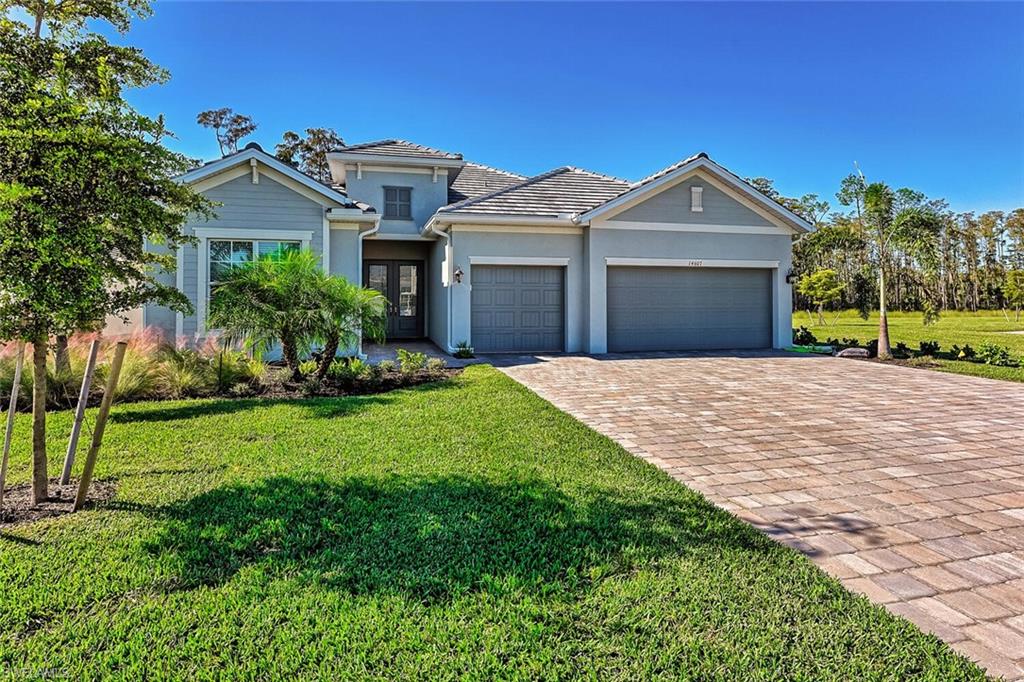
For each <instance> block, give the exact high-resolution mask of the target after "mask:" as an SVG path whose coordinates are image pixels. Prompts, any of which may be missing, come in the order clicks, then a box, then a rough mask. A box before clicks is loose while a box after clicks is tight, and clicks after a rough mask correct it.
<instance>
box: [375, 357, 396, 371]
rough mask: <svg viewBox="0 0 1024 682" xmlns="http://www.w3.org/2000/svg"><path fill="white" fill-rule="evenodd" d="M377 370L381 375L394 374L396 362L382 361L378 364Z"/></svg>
mask: <svg viewBox="0 0 1024 682" xmlns="http://www.w3.org/2000/svg"><path fill="white" fill-rule="evenodd" d="M377 369H378V370H380V373H381V374H387V373H389V372H394V371H395V361H394V360H381V361H380V362H378V363H377Z"/></svg>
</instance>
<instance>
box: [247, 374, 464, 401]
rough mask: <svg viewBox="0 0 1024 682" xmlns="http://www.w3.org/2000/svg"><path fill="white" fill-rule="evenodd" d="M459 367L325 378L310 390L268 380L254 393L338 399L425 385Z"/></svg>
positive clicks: (442, 378)
mask: <svg viewBox="0 0 1024 682" xmlns="http://www.w3.org/2000/svg"><path fill="white" fill-rule="evenodd" d="M461 372H462V369H460V368H449V367H446V368H444V369H435V370H420V371H417V372H412V373H409V374H402V373H401V372H397V371H396V372H388V373H387V374H384V375H383V376H381V377H380V378H379V379H376V380H369V379H360V380H358V381H353V382H344V383H342V382H336V381H332V380H331V379H330V378H327V379H325V380H324V381H323V382H321V384H320V385H319V386H318V387H317V388H316V390H315V391H311V390H310V389H309V388H308V387H307V386H306V385H303V384H301V383H293V382H291V381H274V382H271V383H270V385H269V386H267V387H266V388H265V389H264V390H262V391H259V392H258V393H255V394H254V397H260V398H310V397H318V398H319V397H323V398H341V397H344V396H347V395H373V394H376V393H387V392H388V391H395V390H398V389H400V388H410V387H412V386H419V385H421V384H429V383H431V382H435V381H443V380H446V379H451V378H452V377H454V376H456V375H458V374H460V373H461Z"/></svg>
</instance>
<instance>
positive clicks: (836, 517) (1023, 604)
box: [504, 353, 1024, 679]
mask: <svg viewBox="0 0 1024 682" xmlns="http://www.w3.org/2000/svg"><path fill="white" fill-rule="evenodd" d="M537 360H538V361H537V362H534V363H531V364H522V365H518V366H508V367H505V368H504V371H505V372H507V373H508V374H509V375H510V376H512V377H513V378H515V379H517V380H519V381H521V382H522V383H524V384H525V385H526V386H528V387H530V388H532V389H533V390H535V391H536V392H537V393H539V394H540V395H541V396H543V397H544V398H546V399H548V400H550V401H551V402H552V403H554V404H555V405H556V406H558V407H559V408H561V409H563V410H565V411H566V412H569V413H570V414H573V415H575V416H576V417H577V418H579V419H580V420H582V421H583V422H584V423H586V424H588V425H589V426H591V427H592V428H594V429H596V430H598V431H600V432H602V433H604V434H606V435H608V436H610V437H611V438H613V439H615V440H617V441H618V442H619V443H621V444H622V445H623V446H625V447H626V448H627V449H629V450H630V451H632V452H633V453H635V454H636V455H637V456H640V457H643V458H644V459H647V460H648V461H650V462H653V463H654V464H656V465H657V466H659V467H661V468H663V469H664V470H665V471H667V472H668V473H669V474H671V475H672V476H674V477H675V478H677V479H678V480H679V481H681V482H683V483H685V484H686V485H688V486H690V487H692V488H695V489H697V490H699V491H701V492H702V493H704V494H705V495H706V496H707V497H709V498H710V499H711V500H712V501H714V502H715V503H716V504H718V505H720V506H722V507H724V508H726V509H729V510H730V511H732V512H733V513H735V514H736V515H737V516H739V517H741V518H743V519H744V520H746V521H749V522H750V523H752V524H754V525H755V526H757V527H758V528H761V529H762V530H763V531H764V532H766V533H768V534H770V535H772V536H774V537H776V538H777V539H778V540H780V541H782V542H785V543H786V544H789V545H791V546H793V547H796V548H798V549H800V550H802V551H804V552H805V553H807V554H808V555H809V556H810V557H812V559H813V560H814V561H815V562H816V563H817V564H818V565H819V566H821V567H822V568H823V569H825V570H826V571H828V572H829V573H831V574H833V575H835V576H836V577H838V578H840V579H841V580H842V581H843V583H845V584H846V585H847V586H848V587H850V588H851V589H853V590H856V591H859V592H862V593H863V594H865V595H867V596H868V597H870V598H871V599H873V600H875V601H877V602H881V603H884V604H885V605H886V606H887V607H888V608H889V609H890V610H891V611H893V612H895V613H898V614H900V615H902V616H905V617H906V618H908V619H910V620H912V621H914V622H915V623H917V624H918V625H919V626H920V627H921V628H923V629H925V630H929V631H931V632H933V633H935V634H936V635H938V636H939V637H942V638H943V639H945V640H946V641H948V642H950V643H951V644H952V645H953V647H954V648H956V649H958V650H960V651H961V652H963V653H964V654H966V655H968V656H970V657H971V658H973V659H975V660H977V661H978V662H980V663H981V664H982V665H984V666H986V667H987V668H988V669H989V672H990V674H995V675H1004V676H1006V677H1007V678H1008V679H1017V678H1022V677H1024V385H1020V384H1013V383H1009V382H998V381H992V380H988V379H978V378H974V377H965V376H958V375H952V374H942V373H940V372H933V371H927V370H917V369H909V368H901V367H892V366H884V365H880V364H876V363H869V362H864V361H856V360H840V359H835V358H828V357H810V356H798V355H792V354H787V355H782V354H754V353H751V354H736V355H730V356H717V357H715V356H708V355H693V356H689V357H687V356H678V355H676V356H667V355H666V356H662V357H658V356H646V357H638V356H601V357H596V358H595V357H575V356H564V357H551V358H538V359H537Z"/></svg>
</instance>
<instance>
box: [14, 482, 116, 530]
mask: <svg viewBox="0 0 1024 682" xmlns="http://www.w3.org/2000/svg"><path fill="white" fill-rule="evenodd" d="M49 490H50V497H49V499H48V500H46V501H45V502H41V503H40V504H35V503H34V502H33V501H32V484H31V483H22V484H19V485H15V486H11V487H10V488H7V489H6V490H4V504H3V508H0V528H5V527H8V526H15V525H18V524H22V523H31V522H32V521H39V520H40V519H48V518H51V517H54V516H63V515H64V514H70V513H71V508H72V507H73V506H74V504H75V495H76V494H77V493H78V480H77V479H72V481H71V483H69V484H67V485H59V484H58V483H57V479H56V478H54V479H51V480H50V486H49ZM116 491H117V484H116V483H114V482H113V481H97V480H93V482H92V485H90V486H89V498H88V500H87V501H86V503H85V506H86V508H88V507H91V506H93V505H95V504H96V503H97V502H105V501H107V500H109V499H111V498H113V497H114V493H115V492H116Z"/></svg>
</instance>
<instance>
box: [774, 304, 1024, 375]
mask: <svg viewBox="0 0 1024 682" xmlns="http://www.w3.org/2000/svg"><path fill="white" fill-rule="evenodd" d="M835 316H836V313H834V312H833V313H826V314H825V319H826V322H828V323H831V322H832V320H833V319H834V318H835ZM812 321H813V322H815V323H816V322H817V318H816V317H815V316H812V317H811V318H808V316H807V313H806V311H794V312H793V326H794V327H799V326H800V325H803V326H805V327H807V328H808V329H810V330H811V331H812V332H814V335H815V336H817V337H818V340H819V341H822V342H824V341H825V339H827V338H829V337H832V338H837V339H840V338H843V337H847V338H856V339H860V341H861V343H867V342H868V341H870V340H871V339H877V338H878V313H873V314H872V315H871V317H870V318H869V319H867V320H862V319H861V318H860V316H859V315H857V313H856V312H855V311H844V312H843V313H841V314H840V316H839V318H838V320H837V321H836V322H835V324H834V325H833V324H825V325H818V324H814V325H811V324H810V322H812ZM1011 331H1024V318H1022V319H1021V321H1020V322H1015V321H1014V320H1013V313H1010V320H1009V321H1007V319H1006V318H1005V317H1004V316H1003V314H1002V313H1001V312H1000V311H998V310H995V311H991V310H987V311H981V312H977V313H968V312H957V311H947V312H943V313H942V316H941V317H940V318H939V321H938V322H936V323H935V324H931V325H928V326H927V327H926V326H924V325H923V324H922V323H921V313H889V338H890V341H891V342H892V344H893V345H894V346H895V345H896V344H897V343H898V342H900V341H902V342H904V343H905V344H907V345H908V346H910V348H911V349H913V350H916V349H917V347H918V344H919V343H920V342H921V341H938V342H939V344H940V346H941V351H942V352H945V351H948V350H949V349H950V348H951V347H952V346H953V345H954V344H956V345H959V346H964V345H965V344H969V345H971V346H972V347H973V348H974V349H975V350H977V349H978V346H980V345H981V344H982V342H984V341H988V342H990V343H994V344H996V345H999V346H1006V347H1008V348H1010V349H1011V350H1012V351H1013V352H1014V353H1016V354H1017V356H1018V357H1019V358H1021V359H1024V334H1009V333H1007V332H1011ZM935 364H936V365H937V367H935V369H939V370H941V371H945V372H954V373H956V374H970V375H973V376H980V377H987V378H990V379H1003V380H1007V381H1022V382H1024V367H995V366H992V365H985V364H982V363H977V362H963V361H957V360H950V359H947V358H937V359H936V360H935Z"/></svg>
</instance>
